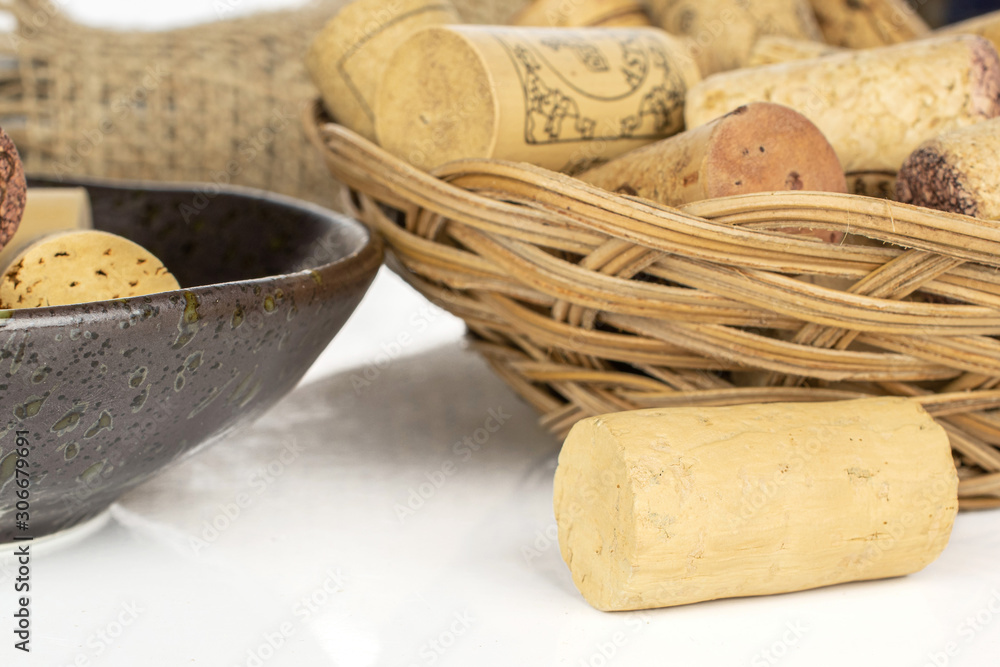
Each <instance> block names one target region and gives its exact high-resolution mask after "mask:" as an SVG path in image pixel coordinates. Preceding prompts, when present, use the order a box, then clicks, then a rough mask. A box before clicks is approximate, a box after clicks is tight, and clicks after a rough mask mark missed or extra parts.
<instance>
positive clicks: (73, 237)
mask: <svg viewBox="0 0 1000 667" xmlns="http://www.w3.org/2000/svg"><path fill="white" fill-rule="evenodd" d="M176 289H180V285H179V284H178V283H177V280H176V279H175V278H174V277H173V275H171V274H170V272H169V271H167V269H166V267H164V266H163V263H162V262H160V260H158V259H157V258H156V257H154V256H153V255H152V254H151V253H149V252H148V251H147V250H145V249H144V248H142V246H139V245H137V244H135V243H133V242H132V241H129V240H128V239H125V238H123V237H121V236H116V235H115V234H109V233H107V232H101V231H96V230H83V231H75V232H62V233H59V234H53V235H51V236H46V237H45V238H43V239H42V240H40V241H37V242H35V243H33V244H32V245H30V246H29V247H28V248H27V249H26V250H24V251H23V252H22V253H20V254H19V255H18V256H17V257H15V258H14V261H13V262H12V263H11V264H10V265H9V266H7V268H6V269H4V271H3V275H2V277H0V308H39V307H48V306H64V305H68V304H72V303H86V302H90V301H104V300H105V299H120V298H125V297H135V296H142V295H145V294H154V293H156V292H167V291H171V290H176Z"/></svg>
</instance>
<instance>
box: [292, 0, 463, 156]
mask: <svg viewBox="0 0 1000 667" xmlns="http://www.w3.org/2000/svg"><path fill="white" fill-rule="evenodd" d="M443 23H461V19H460V18H459V16H458V12H457V11H456V10H455V9H454V7H452V6H451V4H450V3H449V2H448V0H356V1H355V2H352V3H350V4H349V5H347V6H346V7H344V8H343V9H341V10H340V12H339V13H338V14H337V15H336V16H334V17H333V18H332V19H330V21H329V22H328V23H327V24H326V25H325V26H324V27H323V30H322V31H321V32H320V33H319V35H317V36H316V38H315V39H314V40H313V43H312V45H311V46H310V47H309V51H308V52H307V53H306V69H307V70H308V71H309V75H310V76H311V77H312V80H313V83H315V84H316V87H317V88H319V90H320V93H321V94H322V97H323V103H324V104H325V105H326V108H327V109H328V110H329V111H330V112H331V113H332V114H333V116H334V118H335V119H336V120H337V122H338V123H340V124H341V125H343V126H344V127H346V128H348V129H350V130H353V131H354V132H357V133H358V134H360V135H361V136H363V137H364V138H366V139H368V140H371V141H374V140H375V98H376V95H377V92H378V84H379V81H381V79H382V73H383V72H384V71H385V65H386V63H387V62H388V61H389V58H390V56H392V53H393V51H394V50H395V49H396V47H397V46H399V44H400V43H401V42H403V41H404V40H405V39H406V38H407V37H408V36H410V35H411V34H413V33H414V32H416V31H417V30H419V29H420V28H423V27H426V26H429V25H439V24H443Z"/></svg>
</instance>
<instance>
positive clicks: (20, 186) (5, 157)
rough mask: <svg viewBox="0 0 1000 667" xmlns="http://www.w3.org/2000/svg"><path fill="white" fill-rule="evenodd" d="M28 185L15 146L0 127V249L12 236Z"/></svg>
mask: <svg viewBox="0 0 1000 667" xmlns="http://www.w3.org/2000/svg"><path fill="white" fill-rule="evenodd" d="M27 192H28V187H27V184H26V182H25V178H24V165H22V164H21V157H20V156H19V155H18V153H17V147H16V146H14V142H13V141H11V138H10V137H9V136H7V133H6V132H4V131H3V129H0V250H2V249H3V247H4V246H5V245H7V243H8V242H9V241H10V240H11V238H13V236H14V233H15V232H16V231H17V228H18V226H19V225H20V224H21V216H22V215H23V214H24V204H25V201H26V197H27Z"/></svg>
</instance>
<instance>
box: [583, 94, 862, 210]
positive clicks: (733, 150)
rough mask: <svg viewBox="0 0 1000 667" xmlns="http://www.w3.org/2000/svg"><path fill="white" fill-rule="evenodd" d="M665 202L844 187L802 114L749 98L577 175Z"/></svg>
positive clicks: (832, 156)
mask: <svg viewBox="0 0 1000 667" xmlns="http://www.w3.org/2000/svg"><path fill="white" fill-rule="evenodd" d="M577 178H579V179H580V180H582V181H586V182H588V183H590V184H591V185H596V186H598V187H601V188H604V189H606V190H611V191H612V192H619V193H623V194H630V195H638V196H640V197H645V198H646V199H652V200H653V201H656V202H659V203H661V204H666V205H667V206H683V205H684V204H688V203H690V202H695V201H701V200H703V199H712V198H714V197H727V196H730V195H739V194H749V193H753V192H771V191H774V190H820V191H825V192H846V191H847V183H846V181H845V179H844V171H843V169H842V168H841V166H840V161H839V160H838V159H837V154H836V152H834V150H833V147H832V146H830V143H829V142H828V141H827V140H826V137H824V136H823V133H822V132H820V131H819V129H817V127H816V126H815V125H814V124H813V123H812V122H811V121H810V120H809V119H808V118H806V117H805V116H803V115H802V114H800V113H798V112H797V111H794V110H792V109H789V108H788V107H785V106H781V105H780V104H772V103H770V102H753V103H750V104H747V105H745V106H741V107H739V108H737V109H735V110H733V111H731V112H729V113H727V114H726V115H724V116H722V117H721V118H717V119H716V120H714V121H712V122H710V123H707V124H705V125H702V126H700V127H696V128H694V129H692V130H688V131H686V132H682V133H680V134H677V135H674V136H673V137H670V138H669V139H664V140H662V141H658V142H656V143H654V144H650V145H648V146H644V147H642V148H639V149H636V150H634V151H632V152H630V153H627V154H625V155H622V156H620V157H617V158H615V159H614V160H611V161H610V162H608V163H607V164H604V165H601V166H599V167H595V168H593V169H590V170H588V171H586V172H584V173H582V174H580V175H579V176H577Z"/></svg>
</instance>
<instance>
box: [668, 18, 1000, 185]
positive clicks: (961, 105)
mask: <svg viewBox="0 0 1000 667" xmlns="http://www.w3.org/2000/svg"><path fill="white" fill-rule="evenodd" d="M756 100H764V101H770V102H776V103H778V104H784V105H786V106H789V107H792V108H793V109H795V110H796V111H799V112H800V113H802V114H803V115H805V116H806V117H807V118H809V119H810V120H811V121H813V122H814V123H816V126H817V127H819V129H820V130H821V131H822V132H823V134H824V135H826V138H827V139H828V140H829V141H830V143H831V144H832V145H833V147H834V148H835V149H836V151H837V155H838V156H839V157H840V162H841V164H843V166H844V170H845V171H847V172H848V173H851V172H856V171H892V172H895V171H898V170H899V168H900V166H901V165H902V164H903V160H905V159H906V158H907V156H909V154H910V153H911V152H913V151H914V150H915V149H916V147H917V146H919V145H920V144H921V143H923V142H924V141H926V140H928V139H930V138H933V137H935V136H937V135H938V134H940V133H941V132H943V131H948V130H951V129H955V128H958V127H964V126H967V125H972V124H973V123H977V122H980V121H983V120H988V119H990V118H993V117H994V116H996V115H998V113H1000V57H998V56H997V51H996V49H995V48H993V45H992V44H990V43H989V42H988V41H986V40H985V39H983V38H982V37H975V36H968V35H960V36H946V37H936V38H928V39H926V40H920V41H917V42H907V43H905V44H897V45H895V46H885V47H881V48H878V49H867V50H863V51H851V52H847V53H842V54H834V55H830V56H824V57H822V58H814V59H812V60H801V61H795V62H788V63H780V64H776V65H767V66H764V67H753V68H748V69H744V70H739V71H736V72H725V73H722V74H717V75H715V76H712V77H709V78H708V79H705V80H704V81H702V82H701V83H700V84H698V85H697V86H695V87H694V88H692V89H691V91H690V92H689V94H688V97H687V102H686V104H685V117H686V119H687V124H688V127H697V126H698V125H701V124H703V123H706V122H708V121H710V120H712V119H714V118H717V117H718V116H721V115H722V114H723V113H725V112H726V111H729V110H730V109H733V108H735V107H737V106H739V105H741V104H746V103H748V102H752V101H756Z"/></svg>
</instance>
